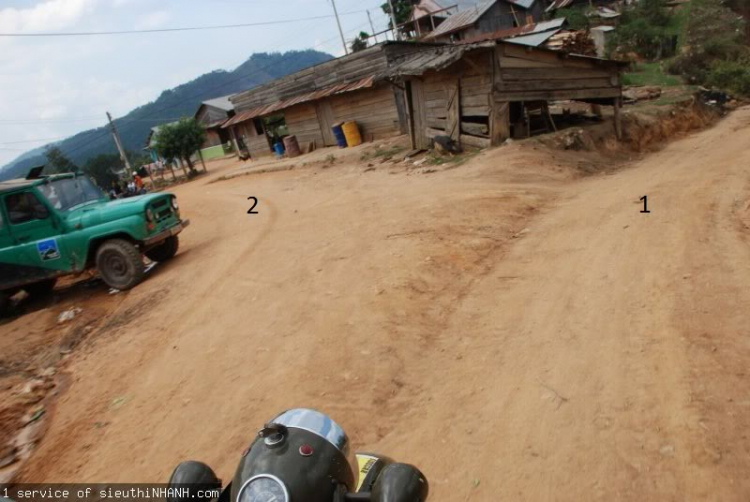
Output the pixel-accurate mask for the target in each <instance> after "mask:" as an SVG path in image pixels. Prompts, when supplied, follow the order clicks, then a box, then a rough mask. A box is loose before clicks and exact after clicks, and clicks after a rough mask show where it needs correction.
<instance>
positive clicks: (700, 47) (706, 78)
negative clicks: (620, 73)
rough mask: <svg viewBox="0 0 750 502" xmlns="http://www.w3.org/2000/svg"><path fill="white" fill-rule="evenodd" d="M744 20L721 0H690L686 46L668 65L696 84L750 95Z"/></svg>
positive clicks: (748, 51)
mask: <svg viewBox="0 0 750 502" xmlns="http://www.w3.org/2000/svg"><path fill="white" fill-rule="evenodd" d="M744 34H745V21H744V20H743V19H742V18H741V17H738V16H737V14H736V13H735V12H733V11H732V10H730V8H728V7H727V6H725V5H724V3H723V2H722V1H721V0H693V1H692V2H691V6H690V19H689V21H688V25H687V37H686V41H685V47H684V48H683V50H682V51H681V53H680V55H679V56H678V57H677V58H675V60H674V61H673V62H672V64H671V65H670V67H669V70H670V71H671V72H672V73H678V74H682V75H684V76H685V77H687V79H688V80H689V81H690V82H692V83H695V84H701V85H707V86H712V87H718V88H720V89H724V90H728V91H731V92H734V93H737V94H741V95H745V96H748V95H750V70H748V68H750V47H748V46H747V45H746V43H745V38H744Z"/></svg>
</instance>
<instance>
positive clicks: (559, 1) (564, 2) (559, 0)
mask: <svg viewBox="0 0 750 502" xmlns="http://www.w3.org/2000/svg"><path fill="white" fill-rule="evenodd" d="M572 3H573V0H554V1H553V2H552V3H551V4H550V6H549V7H547V9H546V11H545V12H553V11H556V10H557V9H563V8H565V7H567V6H568V5H570V4H572Z"/></svg>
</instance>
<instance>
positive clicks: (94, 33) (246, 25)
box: [0, 9, 367, 37]
mask: <svg viewBox="0 0 750 502" xmlns="http://www.w3.org/2000/svg"><path fill="white" fill-rule="evenodd" d="M366 11H367V10H366V9H365V10H358V11H351V12H342V13H341V14H340V15H341V16H348V15H352V14H361V13H362V12H366ZM333 17H336V16H335V15H330V14H328V15H322V16H311V17H301V18H296V19H283V20H276V21H258V22H256V23H240V24H224V25H215V26H184V27H180V28H154V29H148V30H115V31H78V32H67V33H64V32H63V33H0V37H87V36H98V35H137V34H141V33H172V32H178V31H200V30H224V29H235V28H251V27H256V26H274V25H279V24H290V23H299V22H303V21H314V20H319V19H330V18H333Z"/></svg>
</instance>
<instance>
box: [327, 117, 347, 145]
mask: <svg viewBox="0 0 750 502" xmlns="http://www.w3.org/2000/svg"><path fill="white" fill-rule="evenodd" d="M343 125H344V123H343V122H342V123H340V124H336V125H335V126H333V127H331V129H332V130H333V135H334V136H336V143H337V144H338V145H339V148H346V147H347V146H348V145H347V144H346V135H345V134H344V128H343Z"/></svg>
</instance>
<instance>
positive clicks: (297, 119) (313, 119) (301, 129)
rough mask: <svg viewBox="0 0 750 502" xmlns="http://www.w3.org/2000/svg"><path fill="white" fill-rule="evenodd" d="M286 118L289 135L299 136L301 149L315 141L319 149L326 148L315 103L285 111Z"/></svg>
mask: <svg viewBox="0 0 750 502" xmlns="http://www.w3.org/2000/svg"><path fill="white" fill-rule="evenodd" d="M284 117H285V119H286V126H287V129H288V130H289V134H293V135H295V136H297V142H298V143H299V146H300V148H304V147H305V146H306V145H307V144H308V143H310V142H311V141H314V142H315V145H316V146H317V147H318V148H321V147H323V146H324V143H323V135H322V134H321V131H320V123H319V122H318V115H317V113H316V111H315V103H303V104H301V105H297V106H293V107H291V108H287V109H286V110H284Z"/></svg>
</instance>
